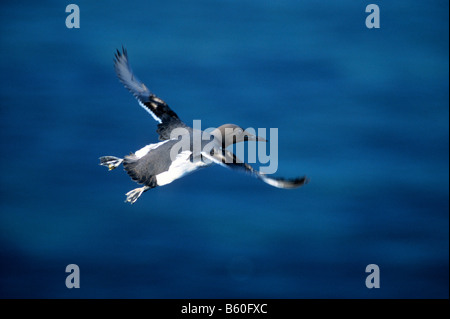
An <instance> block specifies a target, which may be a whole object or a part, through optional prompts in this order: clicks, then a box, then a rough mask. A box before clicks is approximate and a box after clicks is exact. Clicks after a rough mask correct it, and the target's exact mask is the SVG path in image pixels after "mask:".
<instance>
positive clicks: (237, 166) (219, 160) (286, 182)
mask: <svg viewBox="0 0 450 319" xmlns="http://www.w3.org/2000/svg"><path fill="white" fill-rule="evenodd" d="M202 156H204V157H205V158H207V159H209V160H211V161H212V162H214V163H216V164H219V165H221V166H224V167H227V168H231V169H234V170H240V171H244V172H246V173H249V174H250V175H252V176H254V177H257V178H259V179H261V180H262V181H263V182H265V183H267V184H269V185H271V186H274V187H278V188H297V187H300V186H303V185H305V184H307V183H308V182H309V179H308V178H307V177H306V176H303V177H298V178H293V179H285V178H279V177H269V176H267V175H265V174H263V173H261V172H260V171H258V170H255V169H254V168H253V167H251V166H250V165H249V164H247V163H244V162H243V161H241V160H240V159H239V158H238V157H236V155H235V154H234V153H232V152H230V151H228V150H226V149H222V148H220V149H216V148H214V149H213V150H212V151H211V152H209V153H206V152H202Z"/></svg>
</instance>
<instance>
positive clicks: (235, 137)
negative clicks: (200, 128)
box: [211, 124, 267, 148]
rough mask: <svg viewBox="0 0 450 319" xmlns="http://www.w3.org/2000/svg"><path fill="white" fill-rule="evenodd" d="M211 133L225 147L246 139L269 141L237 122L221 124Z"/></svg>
mask: <svg viewBox="0 0 450 319" xmlns="http://www.w3.org/2000/svg"><path fill="white" fill-rule="evenodd" d="M211 135H214V137H215V138H216V140H217V141H218V142H219V143H220V144H222V147H223V148H226V147H228V146H230V145H232V144H236V143H240V142H246V141H258V142H267V140H266V139H265V138H262V137H259V136H256V135H254V134H252V133H251V132H249V131H248V130H244V129H243V128H242V127H240V126H238V125H235V124H224V125H222V126H219V127H218V128H216V129H214V130H213V131H212V132H211Z"/></svg>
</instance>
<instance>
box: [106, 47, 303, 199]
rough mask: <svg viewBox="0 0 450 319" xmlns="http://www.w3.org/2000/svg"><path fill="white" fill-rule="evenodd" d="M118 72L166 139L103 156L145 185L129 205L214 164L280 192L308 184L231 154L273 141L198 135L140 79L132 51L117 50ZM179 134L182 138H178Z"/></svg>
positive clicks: (234, 133)
mask: <svg viewBox="0 0 450 319" xmlns="http://www.w3.org/2000/svg"><path fill="white" fill-rule="evenodd" d="M114 69H115V71H116V74H117V76H118V78H119V80H120V81H121V82H122V84H123V85H124V86H125V88H127V89H128V90H129V91H130V92H131V93H132V94H133V95H134V97H135V98H136V99H137V101H138V103H139V105H140V106H141V107H142V108H144V109H145V110H146V111H147V112H148V113H150V115H151V116H152V117H153V119H154V120H156V121H157V122H158V125H157V130H156V132H157V133H158V135H159V139H160V141H161V142H159V143H154V144H149V145H146V146H144V147H143V148H141V149H139V150H138V151H136V152H134V153H131V154H130V155H127V156H125V157H124V158H119V157H115V156H102V157H100V158H99V159H100V165H102V166H106V167H107V168H108V169H109V170H113V169H115V168H117V167H118V166H119V165H121V164H122V165H123V167H124V169H125V171H126V172H127V173H128V175H129V176H130V177H131V179H132V180H133V181H135V182H137V183H139V184H141V185H143V186H142V187H139V188H136V189H133V190H131V191H129V192H128V193H126V200H125V202H129V203H131V204H133V203H135V202H136V200H137V199H138V198H139V197H140V196H141V195H142V193H144V192H146V191H148V190H149V189H151V188H154V187H157V186H163V185H167V184H169V183H171V182H173V181H174V180H176V179H179V178H181V177H183V176H185V175H186V174H189V173H192V172H194V171H196V170H198V169H200V168H202V167H207V166H210V165H213V164H219V165H221V166H224V167H227V168H230V169H234V170H241V171H244V172H247V173H250V175H252V176H254V177H257V178H259V179H261V180H262V181H263V182H266V183H267V184H269V185H271V186H274V187H278V188H297V187H300V186H302V185H304V184H306V183H308V181H309V179H308V178H306V176H303V177H298V178H293V179H284V178H275V177H269V176H267V175H266V174H263V173H262V172H260V171H258V170H256V169H254V168H253V167H252V166H250V165H249V164H247V163H244V162H243V161H241V160H240V159H239V158H237V157H236V155H235V154H234V153H232V152H230V151H229V150H227V149H226V148H227V147H228V146H229V145H232V144H236V143H240V142H244V141H262V142H267V141H266V140H265V139H264V138H261V137H258V136H256V135H254V134H251V132H248V131H246V130H244V129H243V128H241V127H240V126H238V125H235V124H224V125H222V126H219V127H218V128H216V129H214V130H212V131H211V132H209V133H207V132H204V131H200V132H198V131H199V130H196V129H193V128H191V127H189V126H187V125H186V124H185V123H184V122H183V121H181V120H180V118H179V117H178V115H177V114H176V113H175V112H174V111H173V110H172V109H171V108H170V107H169V106H168V105H167V103H166V102H164V101H163V100H162V99H160V98H158V97H157V96H156V95H154V94H153V93H151V92H150V91H149V90H148V88H147V87H146V86H145V84H144V83H142V82H141V81H139V80H138V79H137V78H136V76H135V75H134V74H133V72H132V70H131V68H130V64H129V62H128V54H127V51H126V50H125V48H123V47H122V52H120V51H119V50H117V52H116V53H115V55H114ZM174 132H176V134H172V133H174ZM196 134H197V135H196ZM198 134H201V136H202V139H201V142H200V143H201V145H199V146H200V147H196V146H195V142H193V140H194V139H195V136H199V135H198ZM204 136H206V139H205V138H204ZM183 141H184V143H182V142H183ZM186 141H188V142H186ZM180 145H181V146H184V147H180ZM175 148H176V149H175Z"/></svg>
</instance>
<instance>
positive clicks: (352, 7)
mask: <svg viewBox="0 0 450 319" xmlns="http://www.w3.org/2000/svg"><path fill="white" fill-rule="evenodd" d="M69 3H70V2H67V3H64V2H61V1H39V2H36V1H33V2H32V1H16V2H13V1H6V2H2V3H1V4H0V21H1V22H0V25H1V29H0V44H1V50H0V70H1V74H2V76H1V86H0V119H1V120H0V132H1V160H0V161H1V162H0V164H1V167H2V170H1V175H0V194H1V195H0V196H1V197H0V198H1V202H0V297H1V298H448V297H449V213H448V210H449V120H448V118H449V106H448V103H449V40H448V39H449V32H448V31H449V29H448V28H449V19H448V12H449V7H448V6H449V3H448V1H384V0H379V1H376V2H375V3H376V4H378V5H379V7H380V10H381V28H380V29H368V28H366V26H365V19H366V16H367V15H368V14H367V13H365V7H366V5H368V4H369V3H370V2H364V1H353V0H341V1H321V2H313V1H295V0H280V1H250V0H243V1H239V2H237V1H231V0H214V1H211V0H189V1H187V0H176V1H170V2H168V1H133V2H130V1H108V2H98V1H85V0H79V1H76V2H75V3H76V4H77V5H78V6H79V7H80V10H81V15H80V18H81V19H80V28H79V29H67V28H66V26H65V19H66V16H67V15H68V13H66V12H65V7H66V5H68V4H69ZM122 45H124V46H125V47H126V48H127V49H128V54H129V58H130V62H131V65H132V67H133V70H134V71H135V73H136V74H137V76H138V77H139V78H140V79H141V80H142V81H143V82H144V83H145V84H146V85H147V86H148V87H149V88H150V90H152V91H153V92H154V93H155V94H157V95H158V96H159V97H161V98H163V99H164V100H165V101H166V102H167V103H168V104H169V105H170V106H171V107H172V108H173V109H174V110H175V112H177V114H178V115H179V116H180V118H182V119H183V120H184V121H185V122H186V123H192V120H194V119H201V120H202V125H204V127H205V128H206V127H212V126H218V125H221V124H223V123H236V124H239V125H241V126H242V127H244V128H245V127H254V128H267V129H269V128H278V135H279V154H278V156H279V159H278V161H279V168H278V172H277V174H276V175H279V176H286V177H289V176H291V177H293V176H298V175H303V174H306V175H307V176H309V177H310V178H311V182H310V184H308V185H306V186H305V187H303V188H300V189H297V190H280V189H275V188H272V187H270V186H268V185H266V184H264V183H262V182H261V181H259V180H257V179H253V178H250V177H248V176H245V175H242V174H239V173H234V172H230V171H227V170H225V169H223V168H221V167H211V168H208V169H205V170H201V171H199V172H197V173H195V174H192V175H189V176H187V177H184V178H182V179H180V180H177V181H175V182H174V183H172V184H170V185H167V186H164V187H160V188H156V189H153V190H151V191H149V192H147V193H145V194H144V195H143V196H142V197H141V198H140V199H139V200H138V201H137V203H136V204H135V205H133V206H131V205H128V204H125V203H124V202H123V201H124V199H125V196H124V194H125V193H126V192H128V191H129V190H131V189H133V188H135V187H137V186H136V184H135V183H133V182H132V181H131V180H130V179H129V177H128V176H127V175H126V174H125V172H123V171H122V170H121V169H120V170H116V171H113V172H107V170H106V169H104V168H103V167H100V166H99V165H98V157H99V156H102V155H116V156H123V155H125V154H128V153H129V152H133V151H136V150H137V149H139V148H141V147H143V146H144V145H146V144H149V143H153V142H156V141H157V134H156V133H155V129H156V123H155V121H154V120H153V119H152V118H151V117H150V116H149V115H148V114H147V113H146V112H144V111H143V110H142V109H141V108H140V107H139V105H138V104H137V103H136V101H135V100H134V98H133V97H132V96H131V94H129V93H128V92H127V91H126V90H125V89H124V88H123V87H122V85H121V84H120V83H119V81H118V80H117V78H116V76H115V74H114V69H113V63H112V59H113V54H114V52H115V50H116V49H117V48H120V47H121V46H122ZM72 263H74V264H77V265H78V266H79V267H80V272H81V278H80V279H81V280H80V285H81V288H80V289H67V288H66V286H65V279H66V276H67V275H68V274H67V273H65V268H66V266H67V265H68V264H72ZM368 264H377V265H378V266H379V267H380V276H381V277H380V284H381V287H380V288H379V289H368V288H366V286H365V279H366V276H367V275H368V274H367V273H365V268H366V266H367V265H368Z"/></svg>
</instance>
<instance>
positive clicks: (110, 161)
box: [99, 156, 123, 171]
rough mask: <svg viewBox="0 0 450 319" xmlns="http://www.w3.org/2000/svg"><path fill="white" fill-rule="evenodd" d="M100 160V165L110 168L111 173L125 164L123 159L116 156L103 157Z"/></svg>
mask: <svg viewBox="0 0 450 319" xmlns="http://www.w3.org/2000/svg"><path fill="white" fill-rule="evenodd" d="M99 159H100V165H102V166H106V167H108V169H109V170H110V171H111V170H113V169H115V168H116V167H118V166H119V165H120V164H122V162H123V158H118V157H115V156H102V157H100V158H99Z"/></svg>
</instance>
